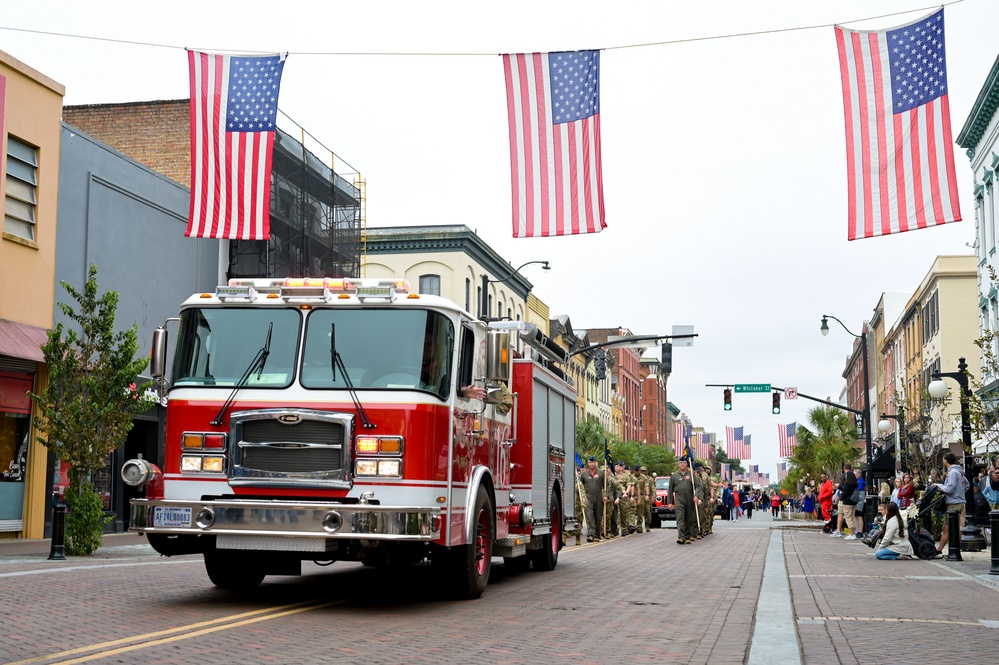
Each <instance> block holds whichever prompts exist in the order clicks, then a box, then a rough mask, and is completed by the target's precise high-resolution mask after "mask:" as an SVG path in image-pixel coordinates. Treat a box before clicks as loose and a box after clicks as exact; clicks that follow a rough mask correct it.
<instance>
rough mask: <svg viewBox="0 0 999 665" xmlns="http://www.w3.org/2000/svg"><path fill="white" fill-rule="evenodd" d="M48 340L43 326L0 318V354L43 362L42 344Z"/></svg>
mask: <svg viewBox="0 0 999 665" xmlns="http://www.w3.org/2000/svg"><path fill="white" fill-rule="evenodd" d="M46 341H48V331H47V330H46V329H45V328H38V327H36V326H29V325H28V324H27V323H18V322H16V321H8V320H7V319H0V355H5V356H10V357H12V358H21V359H22V360H33V361H35V362H37V363H40V362H45V356H44V355H43V354H42V346H43V345H44V344H45V342H46Z"/></svg>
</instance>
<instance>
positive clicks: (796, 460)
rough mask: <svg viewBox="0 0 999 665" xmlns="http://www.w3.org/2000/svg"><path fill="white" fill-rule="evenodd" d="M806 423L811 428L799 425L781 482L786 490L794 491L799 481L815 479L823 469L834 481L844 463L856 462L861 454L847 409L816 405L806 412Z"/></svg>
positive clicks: (855, 430) (854, 428)
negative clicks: (784, 475)
mask: <svg viewBox="0 0 999 665" xmlns="http://www.w3.org/2000/svg"><path fill="white" fill-rule="evenodd" d="M808 422H809V425H811V429H809V428H807V427H804V426H801V425H799V426H798V430H797V433H796V436H797V440H798V445H797V447H796V448H795V449H794V454H793V455H792V456H791V458H790V460H789V461H790V462H791V465H790V467H789V469H788V476H787V478H786V479H785V482H784V483H783V484H782V486H783V487H784V488H785V489H787V490H788V491H792V490H794V489H795V488H796V487H797V484H798V482H801V481H806V482H807V481H812V482H814V480H815V479H817V478H818V476H819V474H820V473H822V472H826V473H827V474H829V477H830V478H832V479H834V480H835V479H836V478H838V477H839V474H840V472H841V470H842V468H843V464H844V463H846V462H850V463H853V462H855V461H857V459H858V458H859V457H860V454H861V450H860V448H858V447H857V429H856V427H854V425H853V417H852V416H851V415H850V414H849V413H847V412H846V411H843V410H842V409H837V408H836V407H834V406H819V407H816V408H814V409H812V410H811V411H809V412H808Z"/></svg>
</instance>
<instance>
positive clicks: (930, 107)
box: [836, 8, 961, 240]
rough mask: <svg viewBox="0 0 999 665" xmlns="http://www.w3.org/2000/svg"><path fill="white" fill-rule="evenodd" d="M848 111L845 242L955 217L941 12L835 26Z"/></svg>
mask: <svg viewBox="0 0 999 665" xmlns="http://www.w3.org/2000/svg"><path fill="white" fill-rule="evenodd" d="M836 46H837V49H838V50H839V67H840V76H841V79H842V85H843V108H844V111H845V114H846V164H847V171H846V174H847V196H848V203H847V208H848V224H849V226H848V231H847V237H848V238H849V239H850V240H855V239H857V238H871V237H873V236H881V235H888V234H890V233H902V232H903V231H911V230H913V229H922V228H926V227H929V226H936V225H938V224H945V223H947V222H957V221H960V219H961V210H960V205H959V202H958V191H957V176H956V174H955V171H954V141H953V140H952V139H951V129H950V102H949V101H948V99H947V97H948V94H947V93H948V87H947V68H946V60H945V57H944V14H943V8H940V9H939V10H937V11H936V12H934V13H933V14H930V15H928V16H925V17H923V18H921V19H919V20H918V21H914V22H913V23H909V24H907V25H903V26H899V27H897V28H892V29H890V30H884V31H881V32H868V31H856V30H847V29H845V28H840V27H837V28H836Z"/></svg>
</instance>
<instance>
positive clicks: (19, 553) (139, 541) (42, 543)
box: [0, 532, 152, 559]
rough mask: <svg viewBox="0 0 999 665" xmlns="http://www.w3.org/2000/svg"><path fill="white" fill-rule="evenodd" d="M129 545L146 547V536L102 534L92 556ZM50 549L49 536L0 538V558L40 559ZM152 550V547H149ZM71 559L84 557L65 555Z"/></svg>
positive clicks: (46, 556)
mask: <svg viewBox="0 0 999 665" xmlns="http://www.w3.org/2000/svg"><path fill="white" fill-rule="evenodd" d="M129 545H145V546H147V547H148V543H147V542H146V537H145V536H142V535H139V534H137V533H127V532H126V533H106V534H104V544H103V546H102V547H101V549H99V550H97V552H96V553H95V554H94V556H98V555H100V554H101V552H102V551H103V550H109V549H112V548H117V547H125V546H129ZM51 550H52V540H51V539H50V538H41V539H37V540H21V539H12V540H0V559H2V558H3V557H21V558H24V557H36V556H37V557H39V558H41V559H46V558H48V555H49V552H50V551H51ZM150 551H152V548H150ZM67 558H72V559H85V558H86V557H67Z"/></svg>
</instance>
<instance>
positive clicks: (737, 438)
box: [725, 426, 749, 460]
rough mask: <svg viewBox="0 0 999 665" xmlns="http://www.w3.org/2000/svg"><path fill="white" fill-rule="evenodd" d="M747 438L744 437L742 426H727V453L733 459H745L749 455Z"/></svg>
mask: <svg viewBox="0 0 999 665" xmlns="http://www.w3.org/2000/svg"><path fill="white" fill-rule="evenodd" d="M746 452H747V451H746V447H745V440H744V439H743V432H742V426H739V427H726V428H725V455H726V456H728V457H731V458H732V459H737V460H744V459H746V458H748V457H749V455H748V454H746Z"/></svg>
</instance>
